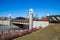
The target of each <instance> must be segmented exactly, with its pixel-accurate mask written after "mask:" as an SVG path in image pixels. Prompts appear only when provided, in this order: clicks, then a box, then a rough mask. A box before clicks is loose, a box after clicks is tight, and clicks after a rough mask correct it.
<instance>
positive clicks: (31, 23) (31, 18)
mask: <svg viewBox="0 0 60 40" xmlns="http://www.w3.org/2000/svg"><path fill="white" fill-rule="evenodd" d="M32 28H33V9H30V10H29V29H32Z"/></svg>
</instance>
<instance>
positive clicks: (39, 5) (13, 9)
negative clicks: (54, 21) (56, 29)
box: [0, 0, 60, 17]
mask: <svg viewBox="0 0 60 40" xmlns="http://www.w3.org/2000/svg"><path fill="white" fill-rule="evenodd" d="M30 8H32V9H33V10H34V16H37V17H42V16H46V15H47V14H50V15H60V0H0V16H7V17H8V14H9V13H11V15H12V17H19V16H21V17H27V16H28V15H29V9H30Z"/></svg>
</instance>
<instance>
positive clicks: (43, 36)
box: [13, 24, 60, 40]
mask: <svg viewBox="0 0 60 40" xmlns="http://www.w3.org/2000/svg"><path fill="white" fill-rule="evenodd" d="M13 40H60V24H59V25H58V24H57V25H50V26H48V27H45V28H43V29H39V30H37V31H36V32H32V33H31V34H28V35H25V36H22V37H18V38H15V39H13Z"/></svg>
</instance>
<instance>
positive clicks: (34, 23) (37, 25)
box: [33, 21, 49, 28]
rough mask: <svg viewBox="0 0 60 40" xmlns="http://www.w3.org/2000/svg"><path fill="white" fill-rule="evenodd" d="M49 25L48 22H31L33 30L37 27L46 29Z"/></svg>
mask: <svg viewBox="0 0 60 40" xmlns="http://www.w3.org/2000/svg"><path fill="white" fill-rule="evenodd" d="M48 25H49V22H48V21H33V28H35V27H37V28H39V27H42V28H44V27H47V26H48Z"/></svg>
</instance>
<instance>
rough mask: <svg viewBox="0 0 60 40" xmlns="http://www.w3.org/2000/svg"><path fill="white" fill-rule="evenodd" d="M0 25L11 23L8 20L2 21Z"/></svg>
mask: <svg viewBox="0 0 60 40" xmlns="http://www.w3.org/2000/svg"><path fill="white" fill-rule="evenodd" d="M0 24H2V25H9V21H8V20H0Z"/></svg>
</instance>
